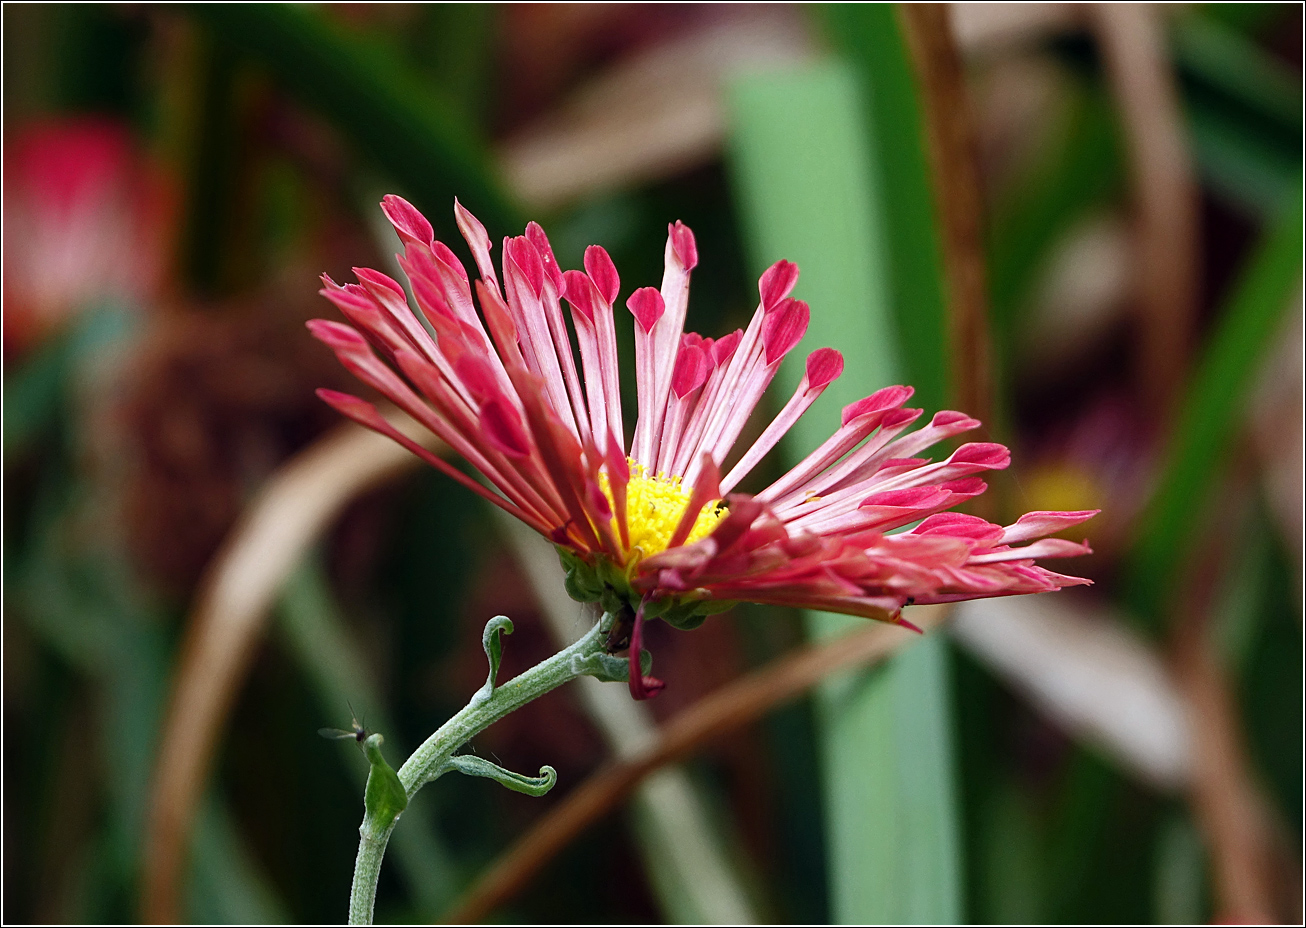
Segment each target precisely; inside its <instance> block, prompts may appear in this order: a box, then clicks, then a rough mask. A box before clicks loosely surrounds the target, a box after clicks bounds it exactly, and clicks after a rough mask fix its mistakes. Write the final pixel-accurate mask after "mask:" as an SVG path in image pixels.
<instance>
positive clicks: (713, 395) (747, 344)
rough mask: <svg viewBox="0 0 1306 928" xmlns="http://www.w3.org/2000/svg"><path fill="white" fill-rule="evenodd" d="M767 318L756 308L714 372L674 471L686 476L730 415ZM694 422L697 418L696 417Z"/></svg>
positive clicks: (758, 349) (753, 357) (756, 351)
mask: <svg viewBox="0 0 1306 928" xmlns="http://www.w3.org/2000/svg"><path fill="white" fill-rule="evenodd" d="M766 315H767V310H766V309H764V308H763V307H762V306H760V305H759V306H758V307H757V310H756V311H755V312H754V313H753V318H752V319H751V320H750V321H749V323H748V328H747V329H745V330H744V334H743V336H741V338H740V339H739V343H738V345H737V346H736V347H735V350H734V352H733V353H732V354H731V355H730V359H729V360H728V361H727V362H726V364H725V368H724V370H722V369H721V368H720V367H718V369H717V371H714V372H713V376H712V381H713V382H712V383H711V384H710V387H711V389H710V391H705V395H704V397H703V401H702V402H701V403H700V410H701V414H702V419H701V420H700V421H696V422H691V423H690V429H689V430H688V431H687V432H686V439H688V440H687V441H682V443H681V448H680V451H679V453H678V454H677V456H676V470H677V472H685V473H688V471H689V470H690V469H691V468H692V467H693V466H694V465H695V463H696V462H697V461H698V460H699V457H700V455H701V454H702V453H703V451H706V450H707V449H709V448H711V447H712V446H713V444H714V439H715V436H716V435H717V434H718V432H719V430H720V428H721V426H722V425H723V424H724V423H725V419H726V417H727V416H728V415H729V414H730V408H731V403H732V402H733V401H734V399H735V397H736V391H737V390H738V386H739V380H740V378H741V377H742V376H743V372H744V370H745V369H747V368H748V367H749V366H750V365H751V364H752V363H754V361H755V360H756V358H755V356H756V355H757V354H758V352H759V351H760V348H759V347H758V345H757V341H758V338H759V336H760V335H761V332H762V323H763V321H764V320H765V318H766ZM718 374H719V376H718ZM695 419H696V420H697V419H698V416H697V415H696V416H695Z"/></svg>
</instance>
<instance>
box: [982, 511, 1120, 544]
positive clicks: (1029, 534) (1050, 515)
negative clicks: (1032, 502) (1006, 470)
mask: <svg viewBox="0 0 1306 928" xmlns="http://www.w3.org/2000/svg"><path fill="white" fill-rule="evenodd" d="M1099 512H1101V510H1100V509H1083V510H1080V511H1078V512H1027V513H1025V514H1024V515H1023V516H1021V517H1020V518H1019V519H1017V520H1016V521H1015V523H1014V524H1012V525H1008V526H1007V527H1006V528H1005V529H1003V532H1002V544H1004V545H1010V544H1015V543H1016V542H1018V541H1030V540H1032V539H1034V538H1042V537H1043V536H1044V535H1051V534H1054V533H1056V532H1060V531H1064V530H1065V529H1068V528H1070V527H1071V526H1074V525H1078V524H1079V523H1081V522H1085V521H1087V520H1089V519H1091V518H1093V516H1095V515H1097V514H1098V513H1099Z"/></svg>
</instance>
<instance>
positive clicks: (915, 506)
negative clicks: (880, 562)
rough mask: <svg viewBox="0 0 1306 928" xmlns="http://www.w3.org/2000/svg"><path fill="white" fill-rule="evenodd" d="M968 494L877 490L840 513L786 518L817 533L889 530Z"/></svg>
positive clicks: (936, 490) (938, 490)
mask: <svg viewBox="0 0 1306 928" xmlns="http://www.w3.org/2000/svg"><path fill="white" fill-rule="evenodd" d="M963 498H965V497H963V496H961V495H960V494H956V493H952V492H949V491H948V490H945V489H943V488H942V487H912V488H910V489H906V490H890V491H889V492H888V493H876V494H874V495H872V496H868V497H866V499H864V500H862V501H861V502H860V503H859V504H858V505H857V508H856V509H855V510H852V511H850V512H844V513H841V514H838V515H831V514H828V513H826V512H824V511H819V512H815V513H811V514H810V515H804V516H802V517H800V518H797V519H793V520H791V521H789V522H786V525H787V526H788V527H789V528H790V530H802V531H806V532H812V533H814V534H828V535H834V534H841V533H847V532H861V531H868V530H870V529H874V530H875V531H877V532H886V531H889V530H890V529H894V528H898V527H899V526H902V525H906V524H908V523H909V522H915V521H916V520H918V519H923V518H925V517H926V516H928V515H932V514H933V513H935V512H938V511H941V510H943V509H946V508H948V507H949V506H955V505H956V504H957V503H959V502H961V500H962V499H963Z"/></svg>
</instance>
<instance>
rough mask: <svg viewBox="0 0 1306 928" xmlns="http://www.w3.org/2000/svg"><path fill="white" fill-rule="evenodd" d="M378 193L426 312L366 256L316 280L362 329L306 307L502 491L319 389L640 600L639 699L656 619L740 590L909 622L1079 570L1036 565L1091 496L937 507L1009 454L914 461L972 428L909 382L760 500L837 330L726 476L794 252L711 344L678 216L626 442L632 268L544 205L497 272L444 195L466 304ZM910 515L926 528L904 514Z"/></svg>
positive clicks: (637, 318)
mask: <svg viewBox="0 0 1306 928" xmlns="http://www.w3.org/2000/svg"><path fill="white" fill-rule="evenodd" d="M382 208H383V209H384V210H385V213H386V215H387V216H388V217H389V219H390V221H391V222H392V223H393V224H394V227H395V229H396V230H397V231H398V233H399V236H400V238H401V240H402V241H403V243H404V254H403V255H402V256H401V257H400V258H399V263H400V265H401V267H402V268H403V270H404V272H405V274H406V275H407V276H408V280H409V282H410V284H411V285H412V292H413V296H414V298H415V299H416V302H417V307H418V310H417V311H414V310H413V309H412V308H411V307H410V305H409V303H408V300H407V297H406V295H405V292H404V289H403V287H401V286H400V285H399V284H398V283H396V282H395V281H394V280H392V279H390V278H389V277H387V276H386V275H384V274H381V273H379V272H377V271H373V270H367V269H357V268H356V269H355V274H356V275H357V277H358V283H354V284H344V285H339V284H336V283H335V282H334V281H332V280H331V279H330V278H327V277H324V278H323V280H324V282H325V287H324V289H323V290H322V293H323V295H325V296H326V297H327V298H328V299H330V300H331V301H332V302H333V303H335V304H336V306H338V307H339V308H340V310H341V312H343V313H344V315H345V317H346V318H347V319H348V320H349V321H350V322H351V323H353V327H351V326H348V325H343V324H340V323H337V322H328V321H325V320H320V319H319V320H314V321H313V322H311V323H309V326H310V328H311V329H312V331H313V334H314V335H316V336H317V337H318V338H319V339H321V340H322V341H323V342H325V343H326V344H327V345H329V346H330V347H331V348H332V349H334V350H335V352H336V354H337V355H338V356H339V358H340V360H341V361H342V362H343V363H344V365H345V366H346V367H347V368H349V369H350V370H351V371H353V372H354V373H355V374H356V375H357V376H358V377H359V378H360V379H361V380H363V381H364V382H365V383H367V384H368V385H370V386H372V387H373V388H375V389H376V390H378V391H380V392H381V393H382V394H384V395H385V396H387V397H389V398H390V399H391V400H393V401H394V402H395V403H396V404H397V405H398V406H399V407H400V408H402V409H403V410H404V411H405V412H407V413H408V414H409V415H411V416H413V417H414V418H416V419H417V420H418V421H420V422H422V423H423V424H424V425H425V426H426V427H427V428H429V429H430V430H431V431H432V432H434V433H435V434H436V435H437V436H438V437H439V438H440V439H441V440H443V441H444V442H446V443H447V444H448V445H449V446H450V447H451V448H453V449H454V450H455V451H456V452H458V453H459V454H461V455H462V456H463V457H464V458H465V459H466V460H467V461H468V462H469V463H470V464H471V465H472V466H473V467H474V468H475V469H476V470H477V471H479V472H480V474H481V475H482V476H483V477H484V478H485V482H486V483H487V484H488V485H489V486H488V487H487V486H483V485H482V484H481V483H478V482H477V481H475V480H473V479H472V478H470V477H468V476H467V475H465V474H463V473H462V472H461V471H459V470H457V469H455V468H454V467H452V466H451V465H450V464H448V463H447V462H445V461H443V460H441V459H440V458H438V457H436V456H435V455H432V454H430V453H429V452H427V451H426V450H425V449H423V448H422V447H421V446H419V445H417V444H416V443H414V442H413V441H411V440H410V439H408V438H406V437H405V436H404V435H402V434H401V433H400V432H399V431H398V430H396V429H394V428H393V427H392V426H390V425H389V424H388V423H387V422H386V421H385V419H384V418H383V417H382V416H381V415H380V414H379V413H378V412H377V410H376V409H375V408H374V407H373V406H372V405H371V404H370V403H367V402H364V401H363V400H360V399H358V398H357V397H353V396H349V395H347V394H343V393H337V392H335V391H330V390H319V391H318V393H319V395H320V396H321V397H322V398H323V399H324V400H326V401H327V402H328V403H330V404H331V405H333V406H335V407H336V408H337V409H338V410H340V411H341V412H343V413H344V414H345V415H347V416H349V417H351V418H353V419H355V420H357V421H358V422H360V423H362V424H363V425H366V426H368V427H369V428H373V429H376V430H377V431H379V432H382V433H384V434H386V435H388V436H390V437H392V438H394V439H395V440H396V441H399V442H401V443H402V444H404V445H405V446H406V447H408V448H409V449H411V450H412V451H414V452H415V453H417V454H419V455H420V456H422V457H423V458H425V459H426V460H427V461H428V462H430V463H431V464H432V465H433V466H435V467H437V468H439V469H440V470H441V471H443V472H444V473H446V474H449V475H450V476H451V477H453V478H454V479H456V480H458V481H459V482H461V483H463V484H464V485H465V486H467V487H468V488H469V489H471V490H473V491H474V492H477V493H479V494H480V495H482V496H484V497H485V498H486V499H488V500H490V501H491V502H493V503H494V504H495V505H497V506H499V507H500V508H502V509H503V510H505V511H506V512H508V513H510V514H512V515H514V516H516V517H517V518H519V519H521V520H522V521H523V522H525V523H526V524H528V525H530V526H531V527H532V528H534V529H535V530H536V531H538V532H540V534H542V535H544V536H545V537H547V538H549V539H550V540H551V541H553V543H554V544H555V545H556V546H557V547H558V550H559V552H560V554H561V556H562V560H563V564H564V566H565V568H566V570H567V589H568V592H570V593H571V594H572V595H573V596H574V597H576V598H577V599H581V600H584V601H591V602H595V601H597V602H602V603H603V606H604V608H605V609H606V610H607V611H609V612H612V613H614V614H621V615H625V616H628V617H629V618H630V624H629V626H628V627H626V628H625V631H626V632H628V633H629V640H630V652H631V691H632V693H634V694H635V695H636V696H639V697H642V696H645V695H649V694H650V693H651V692H654V691H656V688H658V687H660V685H661V684H660V683H658V681H656V680H653V679H652V678H649V677H644V676H642V675H641V674H640V673H639V671H638V655H639V650H640V642H641V632H642V623H643V621H644V620H645V619H646V618H651V617H654V616H661V617H663V618H664V619H666V620H667V621H668V622H670V623H672V624H673V625H676V626H677V627H680V628H686V627H692V626H694V625H697V624H698V623H700V622H701V621H702V620H703V618H704V616H706V615H708V614H710V613H712V612H719V611H723V610H724V609H727V608H729V607H730V606H731V605H733V604H734V603H735V602H737V601H740V600H748V601H752V602H760V603H776V604H782V605H792V606H801V607H807V608H812V609H820V610H825V611H829V612H842V613H848V614H851V615H859V616H865V617H867V618H873V619H880V620H883V621H890V622H897V623H900V624H904V625H909V623H907V622H906V621H905V620H903V619H902V617H901V612H902V607H903V606H904V605H905V604H908V603H913V602H914V603H941V602H951V601H954V600H962V599H974V598H979V597H986V596H1004V595H1010V594H1016V593H1037V592H1044V591H1048V590H1056V589H1059V588H1061V587H1063V586H1071V585H1077V584H1084V583H1088V582H1089V581H1087V580H1083V579H1081V578H1078V577H1069V576H1065V575H1062V574H1058V573H1054V572H1052V571H1050V570H1047V569H1045V568H1043V567H1039V566H1036V565H1035V563H1034V561H1035V559H1036V558H1042V557H1065V556H1070V555H1077V554H1084V553H1087V552H1088V550H1089V549H1088V546H1087V544H1075V543H1073V542H1069V541H1064V540H1061V539H1056V538H1048V537H1045V536H1048V535H1051V534H1054V533H1056V532H1059V531H1061V530H1062V529H1065V528H1068V527H1070V526H1072V525H1075V524H1077V523H1079V522H1082V521H1084V520H1085V519H1088V518H1089V517H1091V516H1092V515H1094V512H1092V511H1085V512H1032V513H1028V514H1026V515H1024V516H1022V517H1021V518H1020V519H1019V520H1017V522H1016V523H1015V524H1013V525H1009V526H1005V527H1003V526H999V525H993V524H991V523H989V522H986V521H985V520H983V519H980V518H977V517H975V516H969V515H963V514H961V513H955V512H946V511H945V510H948V509H951V508H952V507H954V506H956V505H957V504H958V503H961V502H963V501H965V500H968V499H971V498H972V497H974V496H977V495H979V494H980V493H982V492H983V491H984V489H985V483H984V481H983V479H981V478H980V477H979V476H978V475H979V474H981V473H983V472H984V471H989V470H998V469H1001V468H1004V467H1006V466H1007V464H1008V462H1009V460H1010V455H1009V454H1008V452H1007V449H1006V448H1004V447H1003V446H1002V445H998V444H993V443H987V442H983V443H969V444H964V445H962V446H961V447H959V448H957V450H956V451H954V452H953V453H952V454H950V455H948V457H947V458H945V459H944V460H942V461H938V462H932V461H931V460H930V459H928V458H924V457H919V455H920V454H921V452H923V451H925V450H926V449H927V448H929V447H931V446H933V445H935V444H937V443H938V442H940V441H943V440H944V439H948V438H952V437H953V436H956V435H960V434H962V433H963V432H966V431H969V430H971V429H974V428H976V427H977V426H978V425H979V424H980V423H979V422H977V421H976V420H974V419H972V418H970V417H968V416H966V415H964V414H962V413H959V412H946V411H945V412H940V413H937V414H935V416H934V418H933V419H932V420H930V422H929V424H928V425H926V426H925V427H924V428H920V429H917V430H915V431H912V432H908V431H907V429H908V427H909V426H911V425H912V424H913V423H914V422H915V421H916V420H917V419H918V418H919V417H920V415H921V412H922V410H919V409H908V408H905V406H904V404H905V403H906V402H907V400H908V399H910V397H911V395H912V390H911V388H910V387H899V386H894V387H886V388H884V389H883V390H879V391H878V392H876V393H873V394H872V395H870V396H868V397H866V398H865V399H862V400H859V401H857V402H855V403H852V404H850V405H849V406H847V407H845V409H844V410H843V418H842V425H841V427H840V428H839V429H838V430H837V431H836V432H835V433H834V434H833V435H832V436H831V437H830V438H829V439H828V440H827V441H826V442H825V443H824V444H822V445H821V446H820V447H819V448H817V449H816V450H815V451H813V452H812V453H811V454H809V455H808V456H807V457H806V458H805V459H804V460H803V461H801V462H800V463H799V464H798V465H797V466H795V467H794V468H792V469H791V470H790V471H789V472H788V473H787V474H785V475H784V476H783V477H781V478H780V479H779V480H777V481H776V482H775V483H773V484H772V485H771V486H769V487H767V488H766V489H764V490H762V491H761V492H760V493H758V494H757V495H755V496H749V495H746V494H741V493H734V492H732V491H733V490H734V489H735V487H737V486H738V485H739V483H740V482H741V481H742V480H743V479H744V478H745V477H746V476H747V475H748V474H749V473H750V472H751V471H752V470H753V468H754V467H756V466H757V464H758V463H759V462H760V461H761V460H762V459H763V457H764V456H765V455H766V454H767V452H769V451H771V450H772V449H773V448H774V447H775V445H776V444H777V443H778V442H779V441H780V439H781V438H782V437H783V436H784V434H785V432H787V431H788V429H789V428H790V427H791V426H792V425H793V424H794V422H795V421H797V419H798V418H799V417H800V416H801V415H802V414H803V413H804V412H805V411H806V410H807V409H808V407H810V406H811V405H812V403H813V402H815V400H816V399H817V397H819V396H820V395H821V393H822V392H823V391H824V390H825V388H826V387H827V386H829V384H830V383H831V382H832V381H833V380H834V379H835V378H837V377H838V376H839V375H840V373H842V370H843V356H842V355H841V354H840V353H839V352H838V351H835V350H834V349H832V348H820V349H817V350H816V351H814V352H812V353H811V354H810V355H808V357H807V361H806V372H805V374H804V376H803V378H802V382H801V383H800V384H799V386H798V389H797V391H796V392H795V393H794V395H793V397H792V398H790V400H789V401H788V402H787V403H786V404H785V406H784V407H783V409H781V411H780V412H779V414H777V415H776V417H775V418H774V419H773V420H772V421H771V423H770V425H769V426H767V428H766V429H765V430H763V432H762V433H761V435H760V436H758V438H757V439H756V440H755V441H754V442H753V443H752V444H751V445H750V446H749V447H748V448H746V449H744V450H743V453H742V455H740V456H739V458H738V460H737V463H735V464H734V466H733V467H731V468H730V470H729V471H728V472H727V473H725V474H724V475H723V474H722V473H721V466H722V463H723V462H724V461H725V460H726V458H727V456H728V455H729V454H730V452H731V451H732V449H733V448H734V446H735V443H736V441H737V440H738V439H739V436H740V434H741V433H742V432H743V429H744V426H745V424H746V422H747V421H748V418H749V416H750V415H751V414H752V413H753V411H754V409H755V408H756V406H757V405H758V403H759V401H760V400H761V399H762V395H763V393H764V392H765V391H766V388H767V386H768V385H769V384H770V382H771V379H772V378H773V377H774V376H775V373H776V371H777V370H778V368H779V366H780V363H781V361H782V360H783V359H784V357H785V356H786V355H787V354H788V353H789V352H790V351H792V350H793V348H794V347H795V346H797V344H798V342H799V341H800V340H801V339H802V337H803V334H804V332H805V331H806V329H807V323H808V318H809V309H808V306H807V304H806V303H804V302H803V301H801V300H796V299H792V298H791V297H790V296H789V294H790V293H791V292H792V290H793V288H794V285H795V283H796V282H797V280H798V268H797V267H796V266H795V265H793V264H791V263H789V262H787V261H780V262H777V263H776V264H775V265H773V266H772V267H771V268H770V269H769V270H767V272H766V273H765V274H763V275H762V277H761V280H760V281H759V288H758V289H759V295H760V300H759V305H758V307H757V310H756V312H755V313H754V314H753V318H752V320H751V322H750V323H749V325H748V328H747V329H744V330H736V331H735V332H732V333H730V334H728V335H726V336H723V337H721V338H718V339H715V340H713V339H711V338H705V337H703V336H700V335H698V334H696V333H693V332H685V331H684V323H685V312H686V308H687V306H688V302H689V278H690V273H691V271H692V270H693V269H694V266H695V265H696V264H697V263H698V251H697V248H696V246H695V243H694V235H693V233H692V232H691V231H690V230H689V228H688V227H687V226H685V225H684V224H683V223H679V222H677V223H675V224H674V225H672V226H670V228H669V234H668V236H667V245H666V250H665V271H664V273H663V277H662V285H661V287H660V288H654V287H642V288H639V289H637V290H635V291H634V292H633V293H631V294H630V296H629V297H628V298H627V300H626V307H627V308H628V309H629V310H630V312H631V314H632V316H633V317H634V329H635V365H636V385H637V393H638V417H637V419H636V422H635V426H634V430H633V436H632V438H631V440H630V442H629V444H628V443H627V441H626V434H627V432H626V429H625V425H624V423H623V421H622V412H621V396H620V391H619V386H618V376H617V341H616V329H615V318H614V317H615V310H614V307H615V305H616V304H617V301H618V298H619V295H620V290H621V286H620V279H619V278H618V275H617V270H616V267H615V266H614V265H613V263H612V260H611V258H609V257H608V254H607V252H606V251H604V250H603V249H602V248H601V247H599V246H597V245H592V246H590V247H589V248H588V249H587V250H586V252H585V262H584V263H585V269H584V271H580V270H569V271H566V272H563V271H562V270H561V269H560V268H559V267H558V263H557V261H556V260H555V258H554V256H553V250H552V249H551V248H550V247H549V240H548V238H547V237H546V236H545V234H544V230H543V229H541V228H540V227H539V226H538V225H536V224H535V223H531V224H530V225H529V226H527V228H526V234H525V235H523V236H519V237H516V238H506V239H504V243H503V257H502V264H501V266H502V272H503V280H502V282H500V280H499V277H498V275H497V274H496V270H495V267H494V264H493V263H492V262H491V260H490V238H489V236H488V235H487V234H486V232H485V229H484V227H483V226H482V225H481V224H480V222H478V221H477V220H476V218H475V217H474V216H472V215H471V213H469V212H467V210H465V209H463V207H462V206H461V205H459V204H457V203H455V206H454V210H455V216H456V219H457V222H458V227H459V229H460V230H461V231H462V234H463V237H464V238H465V239H466V240H467V244H468V245H469V246H470V248H471V251H472V255H473V257H474V259H475V262H476V267H477V269H478V271H479V273H480V279H479V280H477V281H476V282H475V286H474V289H475V301H474V300H473V284H472V282H471V280H470V278H469V277H468V274H467V272H466V270H465V269H464V267H463V265H462V263H461V262H460V261H459V259H458V258H457V257H456V256H455V255H454V253H453V252H452V251H451V250H450V249H449V248H447V247H446V246H445V245H443V244H442V243H440V242H437V241H436V240H435V237H434V234H433V232H432V229H431V225H430V223H428V222H427V221H426V219H425V218H424V217H423V216H422V215H421V213H419V212H418V211H417V210H416V209H414V208H413V207H412V206H411V205H410V204H408V203H407V202H405V201H404V200H402V199H401V198H399V197H395V196H389V197H386V198H385V200H384V202H383V203H382ZM564 302H565V303H566V304H567V306H568V307H569V309H570V316H571V321H572V327H573V328H574V331H575V337H576V342H577V347H578V348H579V356H580V364H579V366H578V365H577V363H576V356H575V353H574V352H573V349H572V342H571V336H570V334H569V332H568V328H567V324H566V320H565V318H564V315H563V308H562V307H563V303H564ZM478 303H479V306H480V313H478V312H477V310H476V305H477V304H478ZM419 314H420V315H419ZM423 319H424V320H425V322H426V323H428V324H429V330H428V327H427V326H426V325H423V321H422V320H423ZM432 332H433V333H434V334H432ZM912 523H919V524H917V525H915V527H913V528H906V527H907V526H909V525H912ZM1026 542H1028V544H1024V543H1026ZM618 637H622V636H620V635H619V636H618ZM614 641H615V639H614Z"/></svg>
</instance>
